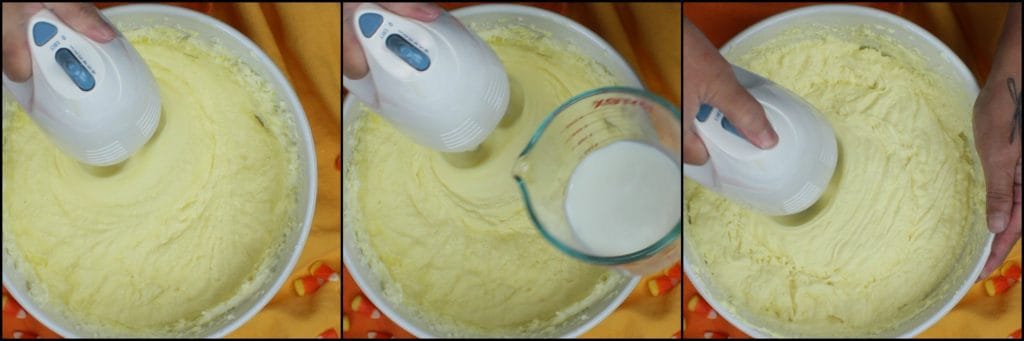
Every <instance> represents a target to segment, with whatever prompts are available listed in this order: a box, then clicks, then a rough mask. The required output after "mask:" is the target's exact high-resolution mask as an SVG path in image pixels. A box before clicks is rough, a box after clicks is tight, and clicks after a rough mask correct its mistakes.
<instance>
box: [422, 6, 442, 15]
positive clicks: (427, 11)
mask: <svg viewBox="0 0 1024 341" xmlns="http://www.w3.org/2000/svg"><path fill="white" fill-rule="evenodd" d="M420 12H421V13H423V14H426V15H427V16H429V17H431V18H437V16H438V15H441V10H440V9H438V8H437V7H432V6H425V7H421V8H420Z"/></svg>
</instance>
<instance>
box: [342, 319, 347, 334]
mask: <svg viewBox="0 0 1024 341" xmlns="http://www.w3.org/2000/svg"><path fill="white" fill-rule="evenodd" d="M343 318H344V319H343V320H342V322H341V331H343V332H347V331H348V315H344V316H343Z"/></svg>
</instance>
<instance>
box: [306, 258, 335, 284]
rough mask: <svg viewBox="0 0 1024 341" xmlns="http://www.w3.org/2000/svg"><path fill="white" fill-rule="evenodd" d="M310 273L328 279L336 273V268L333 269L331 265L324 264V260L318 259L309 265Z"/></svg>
mask: <svg viewBox="0 0 1024 341" xmlns="http://www.w3.org/2000/svg"><path fill="white" fill-rule="evenodd" d="M309 274H310V275H312V276H313V277H316V278H319V279H322V280H325V281H326V280H327V279H328V278H330V277H331V274H334V269H331V267H329V266H327V264H324V262H321V261H316V262H313V265H311V266H310V267H309Z"/></svg>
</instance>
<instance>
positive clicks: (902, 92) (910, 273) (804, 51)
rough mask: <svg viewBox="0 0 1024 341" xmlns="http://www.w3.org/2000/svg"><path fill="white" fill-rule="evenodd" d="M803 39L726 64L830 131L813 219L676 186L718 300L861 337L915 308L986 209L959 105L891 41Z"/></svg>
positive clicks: (857, 36)
mask: <svg viewBox="0 0 1024 341" xmlns="http://www.w3.org/2000/svg"><path fill="white" fill-rule="evenodd" d="M810 31H813V32H815V33H809V32H810ZM810 31H808V32H803V31H791V32H789V33H788V34H786V35H785V36H783V37H780V38H777V39H775V40H773V41H770V42H767V43H765V44H763V45H762V46H760V47H758V48H755V49H753V50H752V51H750V52H749V53H747V54H746V55H744V56H727V57H731V58H730V60H731V61H733V62H734V63H736V64H737V65H740V66H742V67H745V68H747V69H749V70H750V71H753V72H756V73H758V74H761V75H763V76H765V77H766V78H768V79H771V80H773V81H775V82H776V83H778V84H781V85H782V86H784V87H786V88H788V89H790V90H792V91H793V92H795V93H796V94H798V95H800V96H802V97H803V98H804V99H806V100H807V101H808V102H810V103H811V104H812V105H814V106H815V107H816V108H818V109H819V110H820V112H821V113H822V114H823V115H824V117H825V118H826V119H827V120H828V121H829V122H830V123H831V124H832V127H833V129H834V131H835V134H836V137H837V139H838V142H839V146H840V157H839V164H838V165H837V167H836V173H835V175H834V177H833V180H832V181H833V183H832V186H833V187H832V188H831V189H830V191H829V192H827V193H826V194H825V195H824V196H823V198H822V199H821V201H819V202H818V203H817V204H815V206H813V207H812V208H811V209H810V211H808V212H806V213H803V214H802V215H798V216H793V217H786V218H774V219H773V218H770V217H767V216H763V215H760V214H757V213H754V212H752V211H748V210H746V209H743V208H740V207H738V206H737V205H735V204H733V203H731V202H729V201H726V199H724V198H722V197H721V196H719V195H717V194H715V193H712V192H710V191H708V190H706V189H704V188H703V187H701V186H699V185H697V184H696V183H694V182H692V181H685V182H684V193H685V194H684V205H685V208H684V215H685V223H684V224H685V228H684V230H685V231H686V237H687V242H688V244H687V245H688V247H695V248H696V250H697V251H698V254H699V255H700V263H702V264H701V265H702V267H703V266H704V264H703V263H705V262H706V267H704V269H705V270H706V271H707V273H706V275H707V276H706V278H708V279H709V280H710V281H711V282H710V285H712V286H715V287H716V288H718V289H720V290H723V293H724V294H726V295H727V296H728V297H729V299H728V301H727V302H726V304H728V305H732V306H736V307H738V308H736V309H739V310H744V311H751V312H753V314H755V315H757V316H759V317H760V318H762V319H764V320H765V321H768V322H771V323H773V324H774V325H776V326H781V327H782V328H786V329H787V330H791V332H790V333H789V334H792V333H799V334H803V335H814V336H847V335H866V334H869V333H871V332H874V331H878V330H881V329H884V328H887V327H890V326H892V325H894V324H896V323H899V322H902V321H903V320H905V319H906V318H908V317H909V316H910V315H911V314H913V313H916V312H917V311H918V310H920V308H921V307H923V306H924V305H925V302H926V301H927V300H928V299H929V294H930V293H931V292H932V291H933V290H934V289H936V288H937V287H939V286H940V283H942V281H943V279H945V277H946V276H947V274H949V273H950V272H952V270H953V268H954V265H955V264H956V263H957V255H958V254H959V252H960V250H961V249H962V248H963V247H964V246H965V244H964V243H965V240H966V239H967V237H968V235H969V234H970V233H971V231H972V230H971V229H973V228H975V227H977V226H974V225H972V222H974V220H972V219H973V218H974V216H973V214H974V213H973V212H984V209H983V208H982V207H983V206H981V205H982V202H981V199H983V194H984V192H983V188H984V184H983V182H981V180H980V178H979V177H978V176H977V174H976V172H975V168H974V161H973V160H975V157H974V156H973V153H974V149H973V147H972V144H971V143H969V140H968V137H969V136H970V135H971V128H970V124H969V121H968V120H967V119H968V118H969V117H970V116H969V115H970V104H969V103H970V102H969V99H968V98H967V95H966V94H965V93H964V92H963V91H958V90H954V89H953V87H952V86H951V81H950V80H948V79H946V78H943V76H941V75H938V74H936V73H935V72H934V71H931V69H929V68H928V67H926V66H925V64H924V61H923V60H922V59H921V58H920V57H919V56H917V55H915V54H914V53H912V52H910V51H909V50H907V49H905V48H902V47H900V46H898V45H897V44H896V43H895V42H893V41H892V40H891V39H890V38H888V37H884V36H879V35H877V34H875V33H872V32H870V31H868V30H865V29H856V30H849V31H844V32H833V31H819V30H810ZM841 33H842V34H841ZM736 57H738V58H736Z"/></svg>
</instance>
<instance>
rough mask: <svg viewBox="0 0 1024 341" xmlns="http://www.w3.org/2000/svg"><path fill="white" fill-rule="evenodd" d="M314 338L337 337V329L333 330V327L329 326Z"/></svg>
mask: <svg viewBox="0 0 1024 341" xmlns="http://www.w3.org/2000/svg"><path fill="white" fill-rule="evenodd" d="M316 338H318V339H337V338H338V331H337V330H334V328H330V329H327V330H325V331H324V332H323V333H320V335H317V337H316Z"/></svg>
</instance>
